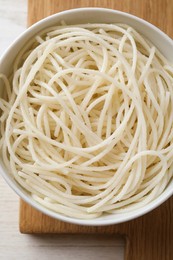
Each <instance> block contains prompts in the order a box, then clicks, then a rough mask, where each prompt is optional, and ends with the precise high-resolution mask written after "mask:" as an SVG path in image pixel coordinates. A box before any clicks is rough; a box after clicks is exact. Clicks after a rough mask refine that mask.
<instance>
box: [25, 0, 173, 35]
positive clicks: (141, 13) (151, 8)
mask: <svg viewBox="0 0 173 260" xmlns="http://www.w3.org/2000/svg"><path fill="white" fill-rule="evenodd" d="M79 7H104V8H112V9H115V10H120V11H123V12H128V13H131V14H134V15H136V16H138V17H141V18H143V19H145V20H147V21H148V22H150V23H152V24H154V25H156V26H157V27H159V28H160V29H161V30H163V31H164V32H166V33H167V34H168V35H169V36H170V37H172V38H173V26H172V25H173V0H135V1H132V0H37V1H35V0H28V26H30V25H32V24H33V23H35V22H37V21H39V20H40V19H43V18H44V17H47V16H48V15H51V14H54V13H57V12H60V11H64V10H67V9H72V8H79Z"/></svg>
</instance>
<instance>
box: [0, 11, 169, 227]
mask: <svg viewBox="0 0 173 260" xmlns="http://www.w3.org/2000/svg"><path fill="white" fill-rule="evenodd" d="M62 20H64V21H65V22H66V23H67V24H76V23H94V22H97V23H126V24H129V25H130V26H132V27H133V28H134V29H136V30H137V31H138V32H140V33H141V34H142V35H143V36H144V37H146V38H148V39H149V40H150V41H151V42H152V43H153V44H154V45H155V46H156V47H157V48H158V49H159V50H160V51H161V52H162V53H163V55H164V56H165V57H166V58H167V59H168V60H169V61H170V62H172V63H173V55H170V53H172V52H173V41H172V40H171V39H170V38H169V37H168V36H167V35H166V34H165V33H163V32H162V31H161V30H159V29H158V28H157V27H155V26H154V25H152V24H150V23H148V22H146V21H145V20H142V19H140V18H138V17H136V16H133V15H130V14H128V13H123V12H120V11H115V10H111V9H104V8H79V9H72V10H67V11H64V12H60V13H57V14H54V15H52V16H49V17H47V18H45V19H43V20H41V21H39V22H37V23H36V24H34V25H33V26H31V27H30V28H28V29H27V30H26V31H25V32H24V33H23V34H21V35H20V36H19V37H18V38H17V39H16V40H15V41H14V42H13V43H12V44H11V46H10V47H9V48H8V49H7V50H6V52H5V53H4V54H3V55H2V57H1V60H0V72H1V73H5V74H6V75H9V74H10V73H11V68H12V64H13V62H14V60H15V57H16V55H17V54H18V52H19V51H20V49H21V48H22V47H23V46H24V45H25V44H26V43H27V42H28V41H29V40H30V39H31V38H32V37H33V36H34V35H36V34H37V33H38V32H39V31H41V30H43V29H45V28H47V27H50V26H52V25H55V24H58V23H59V22H60V21H62ZM2 91H3V89H0V94H1V93H2ZM0 173H1V175H2V176H3V177H4V179H5V180H6V182H7V183H8V184H9V186H10V187H11V188H12V189H13V190H14V191H15V192H16V193H17V194H18V195H19V196H20V197H21V198H22V199H23V200H24V201H26V202H27V203H28V204H30V205H31V206H33V207H34V208H36V209H37V210H39V211H41V212H42V213H44V214H46V215H49V216H50V217H53V218H56V219H58V220H61V221H65V222H70V223H74V224H79V225H91V226H101V225H110V224H117V223H121V222H125V221H128V220H131V219H134V218H136V217H139V216H141V215H144V214H145V213H147V212H149V211H151V210H153V209H154V208H156V207H158V206H159V205H160V204H161V203H163V202H164V201H165V200H167V199H168V198H169V197H170V196H171V195H172V194H173V180H172V181H171V182H170V183H169V185H168V186H167V187H166V189H165V190H164V192H163V193H162V194H161V195H160V196H159V197H157V198H156V199H155V200H153V201H152V202H150V203H148V204H147V205H145V206H143V207H141V208H140V209H137V210H133V211H131V212H128V213H123V214H110V215H103V216H101V217H98V218H96V219H89V220H85V219H76V218H71V217H66V216H63V215H61V214H58V213H55V212H53V211H51V210H49V209H47V208H44V207H43V206H41V205H40V204H38V203H37V202H36V201H34V200H33V199H32V197H31V196H30V194H28V193H27V192H26V191H25V190H24V189H23V188H22V187H21V186H20V185H19V184H18V183H17V182H16V181H15V180H14V178H13V175H12V174H11V173H10V172H8V171H7V169H6V168H5V166H4V164H3V162H2V160H0Z"/></svg>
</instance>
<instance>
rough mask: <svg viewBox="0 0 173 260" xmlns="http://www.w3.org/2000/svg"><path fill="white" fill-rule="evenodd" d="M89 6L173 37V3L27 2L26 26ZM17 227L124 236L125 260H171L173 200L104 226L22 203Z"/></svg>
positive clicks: (153, 0)
mask: <svg viewBox="0 0 173 260" xmlns="http://www.w3.org/2000/svg"><path fill="white" fill-rule="evenodd" d="M89 6H90V7H91V6H92V7H96V6H97V7H106V8H113V9H117V10H121V11H125V12H129V13H131V14H134V15H137V16H139V17H141V18H144V19H145V20H147V21H149V22H151V23H153V24H155V25H156V26H158V27H159V28H161V29H162V30H163V31H165V32H166V33H167V34H168V35H169V36H170V37H172V38H173V0H165V1H164V0H150V1H149V0H136V1H131V0H123V1H121V0H86V1H85V0H59V1H57V0H37V1H34V0H28V26H30V25H31V24H33V23H35V22H37V21H38V20H40V19H42V18H44V17H46V16H48V15H51V14H53V13H56V12H59V11H62V10H66V9H70V8H77V7H89ZM172 55H173V54H172ZM19 227H20V231H21V232H22V233H44V234H45V233H71V234H77V233H78V234H79V233H100V234H104V233H105V234H106V233H107V234H112V233H118V234H122V235H124V236H125V237H126V241H127V243H126V251H125V259H126V260H171V259H173V197H172V198H170V199H169V200H168V201H167V202H165V203H164V204H162V205H161V206H160V207H159V208H157V209H155V210H154V211H152V212H150V213H148V214H146V215H145V216H143V217H140V218H138V219H135V220H133V221H129V222H126V223H123V224H119V225H112V226H106V227H86V226H78V225H73V224H68V223H64V222H60V221H58V220H55V219H52V218H50V217H48V216H46V215H44V214H42V213H40V212H38V211H37V210H35V209H33V208H32V207H31V206H29V205H28V204H26V203H25V202H24V201H22V200H21V203H20V223H19Z"/></svg>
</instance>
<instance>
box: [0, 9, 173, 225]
mask: <svg viewBox="0 0 173 260" xmlns="http://www.w3.org/2000/svg"><path fill="white" fill-rule="evenodd" d="M82 11H83V12H84V11H90V12H92V11H97V12H107V13H108V12H110V13H114V14H115V15H116V14H119V15H122V16H125V17H129V18H131V19H133V20H135V21H137V22H138V23H142V24H145V25H146V26H147V27H150V28H152V29H153V30H155V31H157V32H158V33H159V34H160V35H161V36H162V37H163V38H165V39H166V41H168V42H169V43H170V44H171V45H172V47H173V40H172V39H171V38H170V37H169V36H168V35H167V34H165V33H164V32H163V31H161V30H160V29H159V28H157V27H156V26H155V25H153V24H151V23H149V22H147V21H146V20H144V19H142V18H139V17H137V16H135V15H132V14H130V13H127V12H122V11H119V10H114V9H108V8H100V7H85V8H74V9H69V10H65V11H62V12H58V13H55V14H53V15H50V16H48V17H46V18H44V19H42V20H40V21H38V22H36V23H35V24H33V25H31V26H30V27H29V28H27V29H26V30H25V31H24V32H23V33H21V34H20V35H19V36H18V37H17V38H16V39H15V40H14V41H13V42H12V43H11V44H10V45H9V47H8V48H7V49H6V50H5V51H4V53H3V54H2V55H1V57H0V65H1V64H2V62H3V60H4V59H5V57H6V55H8V52H9V51H10V50H11V49H12V48H13V47H14V46H15V45H16V44H18V43H19V42H20V41H21V39H22V38H25V36H26V35H27V34H29V33H30V32H32V31H33V30H34V29H35V28H37V27H40V26H42V24H43V25H44V24H45V25H46V23H47V21H49V20H54V18H56V17H58V16H60V15H66V14H71V15H72V14H75V13H76V12H77V13H78V12H82ZM45 27H46V26H43V28H41V29H40V30H42V29H44V28H45ZM31 37H32V36H31ZM0 174H1V175H2V177H3V178H4V180H5V181H6V182H7V184H8V185H9V186H10V187H11V188H12V189H13V190H14V191H15V192H16V193H17V194H18V195H19V196H20V198H22V199H23V200H24V201H25V202H27V203H28V204H29V205H31V206H32V207H34V208H35V209H37V210H39V211H40V212H42V213H44V214H46V215H48V216H50V217H53V218H55V219H57V220H60V221H64V222H68V223H72V224H78V225H84V226H106V225H112V224H119V223H123V222H126V221H129V220H132V219H135V218H137V217H140V216H142V215H144V214H146V213H148V212H150V211H152V210H153V209H155V208H156V207H158V206H159V205H160V204H162V203H163V202H164V201H166V200H167V199H168V198H169V197H171V196H172V195H173V189H172V190H171V189H170V190H168V189H167V188H166V189H165V191H164V192H163V193H161V194H160V195H159V197H157V198H156V199H154V200H153V201H151V202H150V203H148V204H147V205H145V206H143V207H141V208H139V209H137V210H135V211H130V214H128V213H125V216H122V217H121V218H119V219H118V220H117V219H116V218H115V219H114V218H113V217H112V218H111V219H100V220H99V219H98V218H95V219H77V218H72V217H67V216H65V215H63V214H60V213H56V212H54V211H52V210H50V209H48V208H46V207H44V206H42V205H40V204H39V203H37V202H36V201H34V200H33V199H32V198H31V197H30V196H28V194H27V193H26V192H25V190H24V189H23V188H22V187H21V188H19V187H18V186H17V183H15V180H12V178H10V176H9V175H8V174H7V173H6V171H5V170H4V169H3V167H2V166H1V165H0ZM110 215H112V216H115V215H116V214H110Z"/></svg>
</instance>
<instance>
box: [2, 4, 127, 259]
mask: <svg viewBox="0 0 173 260" xmlns="http://www.w3.org/2000/svg"><path fill="white" fill-rule="evenodd" d="M26 20H27V0H0V32H1V35H0V56H1V55H2V53H3V51H4V50H5V49H6V48H7V47H8V46H9V44H10V43H11V42H12V41H13V40H14V39H15V38H16V37H17V36H18V35H19V34H20V33H21V32H22V31H24V30H25V28H26ZM18 209H19V198H18V196H17V195H16V194H15V193H14V192H13V191H12V190H11V188H9V187H8V185H7V184H6V183H5V181H4V180H3V179H2V177H1V176H0V260H16V259H18V260H31V259H32V260H37V259H38V260H40V259H41V260H47V259H49V258H50V259H51V260H54V259H57V260H66V259H70V260H78V259H79V260H97V259H99V260H102V259H106V260H121V259H123V254H124V241H123V239H122V238H120V237H117V236H98V235H95V236H93V235H75V236H73V235H53V236H51V235H47V236H45V235H44V236H42V235H23V234H20V232H19V230H18Z"/></svg>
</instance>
